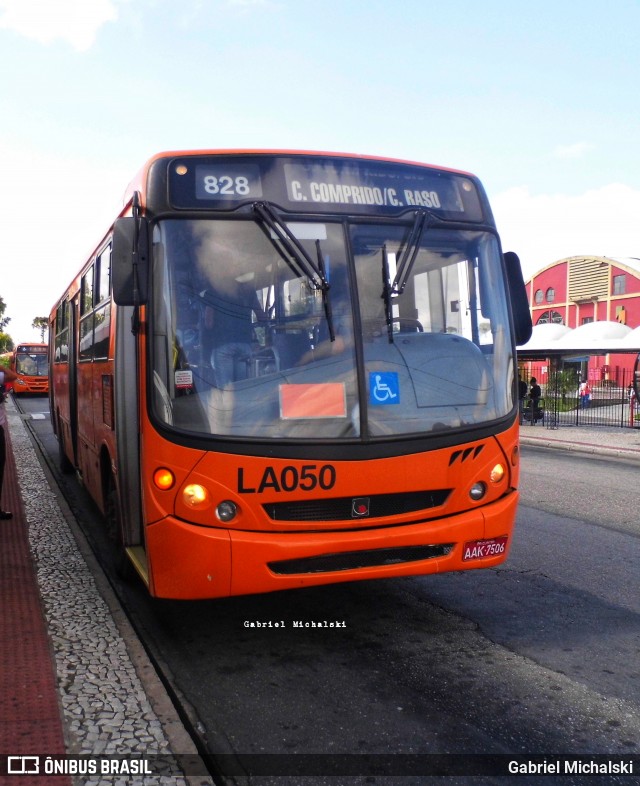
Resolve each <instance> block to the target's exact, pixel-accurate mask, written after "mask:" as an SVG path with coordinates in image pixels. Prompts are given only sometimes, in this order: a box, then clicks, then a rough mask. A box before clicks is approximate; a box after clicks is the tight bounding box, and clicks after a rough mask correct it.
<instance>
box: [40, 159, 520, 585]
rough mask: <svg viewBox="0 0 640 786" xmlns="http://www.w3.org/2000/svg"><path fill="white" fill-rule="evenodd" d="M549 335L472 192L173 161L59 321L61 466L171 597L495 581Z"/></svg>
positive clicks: (130, 205) (385, 178) (309, 167)
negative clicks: (531, 370)
mask: <svg viewBox="0 0 640 786" xmlns="http://www.w3.org/2000/svg"><path fill="white" fill-rule="evenodd" d="M530 333H531V319H530V316H529V309H528V304H527V301H526V295H525V290H524V283H523V281H522V273H521V271H520V264H519V260H518V259H517V257H516V255H515V254H512V253H507V254H504V255H503V254H502V251H501V248H500V242H499V239H498V235H497V232H496V228H495V224H494V222H493V217H492V214H491V209H490V207H489V204H488V202H487V199H486V196H485V193H484V190H483V188H482V186H481V184H480V182H479V181H478V180H477V179H476V178H475V177H474V176H472V175H469V174H467V173H464V172H458V171H453V170H450V169H442V168H437V167H432V166H425V165H420V164H415V163H409V162H401V161H396V160H391V159H381V158H372V157H369V158H366V157H355V156H348V155H343V154H327V153H308V152H259V151H235V152H230V151H205V152H201V151H192V152H176V153H164V154H160V155H157V156H155V157H154V158H152V159H151V160H149V161H148V162H147V164H146V165H145V167H144V168H143V170H142V171H141V172H140V174H139V175H138V177H137V178H136V180H135V181H134V183H133V184H132V186H131V188H130V190H129V192H128V195H127V197H126V203H125V207H124V208H123V210H122V212H121V214H120V216H118V217H116V218H115V221H114V223H113V225H112V226H111V228H110V229H108V230H107V232H106V233H105V235H104V236H103V237H102V238H101V239H100V240H99V241H98V242H97V244H96V246H95V249H94V252H93V253H92V254H91V256H90V257H89V258H88V259H87V260H86V261H85V262H84V263H83V264H82V266H81V267H79V269H78V273H77V275H76V277H75V278H74V280H73V281H72V282H71V283H70V285H69V286H68V288H67V289H66V290H65V291H64V292H62V293H61V296H60V297H59V299H58V300H57V302H56V303H55V304H54V305H53V308H52V311H51V315H50V333H49V335H50V358H51V365H52V374H51V380H52V384H51V391H50V402H51V418H52V422H53V426H54V430H55V433H56V435H57V438H58V440H59V442H60V459H61V465H62V468H63V469H67V470H70V471H73V470H75V471H76V473H77V474H78V477H79V478H81V480H82V482H83V483H84V485H85V486H86V488H87V489H88V490H89V492H90V493H91V495H92V496H93V498H94V499H95V500H96V502H97V504H98V506H99V507H100V509H101V510H102V511H103V513H104V514H105V517H106V523H107V526H108V528H109V530H110V532H111V533H112V534H113V535H114V537H115V538H117V541H118V543H119V546H120V548H121V551H122V552H123V553H124V554H126V556H127V558H128V559H129V560H130V562H131V563H133V565H134V567H135V568H136V569H137V571H138V573H139V574H140V576H141V577H142V578H143V580H144V581H145V583H146V585H147V587H148V589H149V592H150V593H151V594H152V595H154V596H157V597H165V598H183V599H196V598H215V597H223V596H229V595H239V594H247V593H260V592H268V591H273V590H281V589H291V588H294V587H305V586H306V587H309V586H314V585H319V584H329V583H335V582H342V581H356V580H362V579H373V578H389V577H394V576H395V577H397V576H409V575H419V574H426V573H436V572H444V571H451V570H456V571H457V570H463V569H470V568H492V567H495V566H496V565H498V564H499V563H500V562H502V561H503V560H504V559H505V558H506V556H507V553H508V550H509V546H510V544H511V534H512V530H513V526H514V521H515V514H516V505H517V501H518V475H519V455H518V394H517V388H516V376H517V373H516V372H517V365H516V352H515V346H516V340H517V342H518V343H524V341H526V340H528V337H529V335H530Z"/></svg>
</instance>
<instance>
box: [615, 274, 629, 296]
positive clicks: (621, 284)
mask: <svg viewBox="0 0 640 786" xmlns="http://www.w3.org/2000/svg"><path fill="white" fill-rule="evenodd" d="M626 291H627V277H626V275H625V274H624V273H622V274H621V275H619V276H614V277H613V294H614V295H624V294H625V293H626Z"/></svg>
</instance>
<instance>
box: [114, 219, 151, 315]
mask: <svg viewBox="0 0 640 786" xmlns="http://www.w3.org/2000/svg"><path fill="white" fill-rule="evenodd" d="M148 237H149V236H148V227H147V222H146V220H145V219H144V218H137V219H136V218H132V217H128V218H118V219H117V220H116V223H115V224H114V227H113V240H112V248H111V280H112V282H113V299H114V300H115V302H116V303H117V304H118V305H119V306H139V305H141V304H143V303H146V302H147V296H148V284H147V282H148V280H149V275H148V273H149V253H148V251H149V241H148Z"/></svg>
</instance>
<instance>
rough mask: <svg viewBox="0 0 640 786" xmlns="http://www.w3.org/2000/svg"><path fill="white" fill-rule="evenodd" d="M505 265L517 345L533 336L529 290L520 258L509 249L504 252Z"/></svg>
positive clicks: (524, 342)
mask: <svg viewBox="0 0 640 786" xmlns="http://www.w3.org/2000/svg"><path fill="white" fill-rule="evenodd" d="M504 265H505V268H506V271H507V285H508V287H509V298H510V300H511V312H512V313H513V326H514V328H515V333H516V346H522V344H526V343H527V341H528V340H529V339H530V338H531V333H532V331H533V325H532V322H531V312H530V311H529V301H528V300H527V290H526V288H525V285H524V279H523V277H522V267H521V266H520V258H519V257H518V255H517V254H516V253H514V252H513V251H507V252H506V253H505V254H504Z"/></svg>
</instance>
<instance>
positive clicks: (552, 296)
mask: <svg viewBox="0 0 640 786" xmlns="http://www.w3.org/2000/svg"><path fill="white" fill-rule="evenodd" d="M555 299H556V291H555V289H554V288H553V287H549V289H547V303H553V301H554V300H555Z"/></svg>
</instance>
